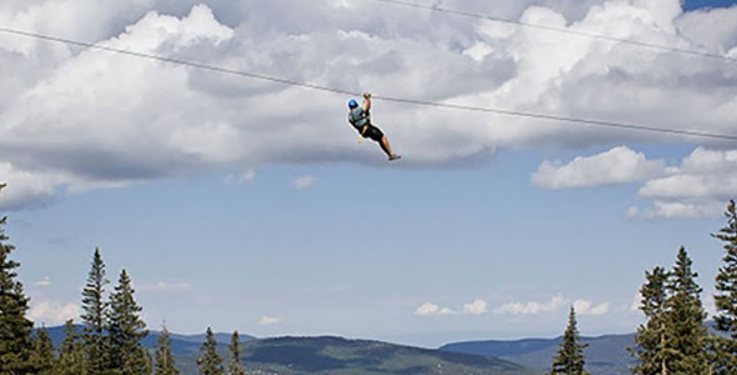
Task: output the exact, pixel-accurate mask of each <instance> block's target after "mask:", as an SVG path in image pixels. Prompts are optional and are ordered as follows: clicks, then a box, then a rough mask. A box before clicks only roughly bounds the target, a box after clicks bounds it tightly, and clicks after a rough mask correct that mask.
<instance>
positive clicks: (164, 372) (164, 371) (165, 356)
mask: <svg viewBox="0 0 737 375" xmlns="http://www.w3.org/2000/svg"><path fill="white" fill-rule="evenodd" d="M156 341H157V345H156V358H155V360H154V361H155V362H154V375H179V370H177V368H176V364H175V362H174V355H173V354H172V352H171V340H170V338H169V331H168V330H167V329H166V326H164V329H163V330H162V332H161V336H159V338H158V340H156Z"/></svg>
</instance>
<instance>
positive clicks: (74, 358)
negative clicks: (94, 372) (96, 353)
mask: <svg viewBox="0 0 737 375" xmlns="http://www.w3.org/2000/svg"><path fill="white" fill-rule="evenodd" d="M55 374H56V375H86V374H87V367H86V363H85V353H84V347H83V345H82V343H81V342H80V336H79V335H78V334H77V330H76V328H75V327H74V323H73V321H72V320H68V321H67V322H66V324H65V325H64V339H63V340H62V341H61V345H60V346H59V360H58V361H57V366H56V371H55Z"/></svg>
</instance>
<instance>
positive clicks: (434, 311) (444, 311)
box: [415, 302, 457, 316]
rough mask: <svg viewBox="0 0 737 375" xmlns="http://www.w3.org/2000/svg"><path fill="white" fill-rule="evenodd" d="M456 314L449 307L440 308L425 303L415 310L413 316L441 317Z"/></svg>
mask: <svg viewBox="0 0 737 375" xmlns="http://www.w3.org/2000/svg"><path fill="white" fill-rule="evenodd" d="M456 314H457V313H456V312H455V311H453V309H451V308H449V307H440V306H438V305H436V304H434V303H429V302H428V303H425V304H422V305H421V306H420V307H418V308H417V310H415V315H418V316H443V315H456Z"/></svg>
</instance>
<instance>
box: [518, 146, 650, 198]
mask: <svg viewBox="0 0 737 375" xmlns="http://www.w3.org/2000/svg"><path fill="white" fill-rule="evenodd" d="M664 169H665V163H664V162H663V161H662V160H647V158H646V157H645V155H644V154H642V153H638V152H635V151H632V150H631V149H629V148H628V147H626V146H619V147H615V148H613V149H611V150H609V151H607V152H604V153H601V154H598V155H594V156H587V157H577V158H575V159H573V160H572V161H571V162H569V163H567V164H563V163H562V162H561V161H555V162H550V161H544V162H543V163H542V164H541V165H540V167H539V168H538V170H537V172H535V173H534V174H533V175H532V182H533V183H534V184H535V185H537V186H540V187H544V188H549V189H563V188H573V187H589V186H601V185H612V184H622V183H628V182H635V181H643V180H646V179H648V178H651V177H654V176H657V175H660V174H662V173H663V172H664Z"/></svg>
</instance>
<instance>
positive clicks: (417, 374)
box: [177, 337, 539, 375]
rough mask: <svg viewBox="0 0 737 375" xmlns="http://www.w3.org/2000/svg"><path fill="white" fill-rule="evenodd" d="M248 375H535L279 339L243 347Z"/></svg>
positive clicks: (494, 364)
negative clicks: (249, 372)
mask: <svg viewBox="0 0 737 375" xmlns="http://www.w3.org/2000/svg"><path fill="white" fill-rule="evenodd" d="M243 349H244V350H243V351H244V355H243V361H244V363H246V365H247V367H248V369H249V371H256V373H261V374H278V375H306V374H315V375H389V374H401V375H431V374H473V375H538V374H539V372H537V371H533V370H530V369H526V368H524V367H523V366H520V365H518V364H515V363H512V362H509V361H506V360H502V359H498V358H493V357H483V356H476V355H470V354H464V353H454V352H448V351H440V350H431V349H420V348H414V347H408V346H400V345H394V344H388V343H384V342H378V341H366V340H347V339H343V338H339V337H283V338H274V339H264V340H253V341H249V342H247V343H246V344H244V347H243ZM177 360H178V365H179V367H180V369H181V370H182V371H183V372H182V375H195V374H196V373H197V372H196V365H195V363H196V354H192V355H188V356H181V357H177Z"/></svg>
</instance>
